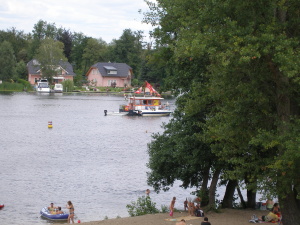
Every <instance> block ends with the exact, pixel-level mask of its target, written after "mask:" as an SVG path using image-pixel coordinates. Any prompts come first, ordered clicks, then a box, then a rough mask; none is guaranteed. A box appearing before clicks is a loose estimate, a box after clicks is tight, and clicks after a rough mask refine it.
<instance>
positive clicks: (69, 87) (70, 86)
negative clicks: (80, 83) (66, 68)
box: [62, 80, 74, 92]
mask: <svg viewBox="0 0 300 225" xmlns="http://www.w3.org/2000/svg"><path fill="white" fill-rule="evenodd" d="M62 85H63V87H64V92H72V91H73V90H74V82H73V81H71V80H65V81H63V82H62Z"/></svg>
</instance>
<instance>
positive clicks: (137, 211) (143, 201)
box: [126, 196, 159, 217]
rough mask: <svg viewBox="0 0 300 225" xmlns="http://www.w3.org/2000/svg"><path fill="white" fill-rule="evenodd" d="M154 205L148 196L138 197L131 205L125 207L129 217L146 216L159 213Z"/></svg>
mask: <svg viewBox="0 0 300 225" xmlns="http://www.w3.org/2000/svg"><path fill="white" fill-rule="evenodd" d="M155 205H156V203H154V202H152V201H151V198H150V197H149V196H147V197H145V196H142V197H139V198H138V200H137V201H136V202H131V205H130V204H128V205H126V208H127V210H128V213H129V215H130V216H132V217H133V216H141V215H146V214H154V213H159V210H158V209H157V208H156V207H155Z"/></svg>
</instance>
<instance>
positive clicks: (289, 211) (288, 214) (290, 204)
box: [279, 191, 300, 225]
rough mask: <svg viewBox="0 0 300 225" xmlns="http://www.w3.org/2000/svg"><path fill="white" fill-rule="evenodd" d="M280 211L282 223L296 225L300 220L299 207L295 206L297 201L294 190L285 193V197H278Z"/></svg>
mask: <svg viewBox="0 0 300 225" xmlns="http://www.w3.org/2000/svg"><path fill="white" fill-rule="evenodd" d="M279 202H280V205H281V206H282V207H280V210H281V213H282V215H283V216H282V223H283V224H284V225H296V224H299V221H300V213H299V208H298V207H297V201H296V197H295V193H294V191H291V192H290V193H289V194H287V195H286V197H285V198H280V199H279Z"/></svg>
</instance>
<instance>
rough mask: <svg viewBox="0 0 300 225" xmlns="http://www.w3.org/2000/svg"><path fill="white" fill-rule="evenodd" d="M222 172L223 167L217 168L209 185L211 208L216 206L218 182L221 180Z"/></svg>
mask: <svg viewBox="0 0 300 225" xmlns="http://www.w3.org/2000/svg"><path fill="white" fill-rule="evenodd" d="M220 173H221V169H217V170H216V171H215V172H214V175H213V178H212V180H211V183H210V187H209V203H208V204H209V208H216V206H215V203H216V189H217V184H218V180H219V175H220Z"/></svg>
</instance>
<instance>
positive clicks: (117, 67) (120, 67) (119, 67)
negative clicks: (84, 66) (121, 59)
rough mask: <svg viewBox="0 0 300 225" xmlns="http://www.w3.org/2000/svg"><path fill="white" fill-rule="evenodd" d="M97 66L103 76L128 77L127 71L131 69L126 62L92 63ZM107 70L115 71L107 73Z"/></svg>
mask: <svg viewBox="0 0 300 225" xmlns="http://www.w3.org/2000/svg"><path fill="white" fill-rule="evenodd" d="M92 67H93V68H97V69H98V70H99V72H100V73H101V75H102V76H103V77H124V78H126V77H128V71H129V70H132V68H131V67H130V66H128V65H127V64H126V63H110V62H108V63H103V62H98V63H96V64H94V65H92ZM108 71H117V73H116V74H108Z"/></svg>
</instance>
